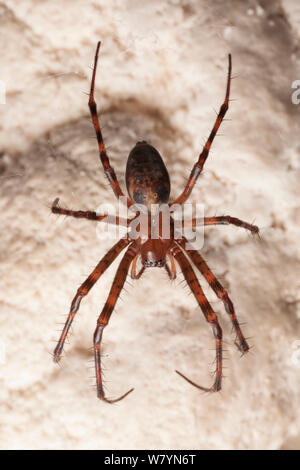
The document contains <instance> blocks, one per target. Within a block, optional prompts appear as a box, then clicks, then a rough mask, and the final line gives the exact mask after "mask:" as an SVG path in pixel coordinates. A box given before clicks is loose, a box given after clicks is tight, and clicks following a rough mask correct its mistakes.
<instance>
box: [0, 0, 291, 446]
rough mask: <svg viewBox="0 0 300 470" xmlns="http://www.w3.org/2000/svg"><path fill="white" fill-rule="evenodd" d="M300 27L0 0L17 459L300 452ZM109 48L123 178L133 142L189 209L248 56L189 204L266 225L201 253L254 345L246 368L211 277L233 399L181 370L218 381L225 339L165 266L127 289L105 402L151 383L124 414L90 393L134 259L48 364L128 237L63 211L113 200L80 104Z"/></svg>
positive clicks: (106, 118) (9, 363)
mask: <svg viewBox="0 0 300 470" xmlns="http://www.w3.org/2000/svg"><path fill="white" fill-rule="evenodd" d="M299 31H300V7H299V2H298V1H297V0H282V1H279V0H278V1H276V0H274V1H267V0H260V1H258V0H257V1H256V0H246V1H239V0H235V1H234V0H227V1H226V0H225V1H224V0H219V1H215V2H209V1H204V0H194V1H189V2H184V1H183V2H180V1H179V0H178V1H175V0H173V1H171V0H169V1H168V2H161V1H158V0H156V1H153V0H151V1H144V2H142V3H141V2H138V1H136V0H134V1H132V0H131V1H130V2H129V1H127V2H122V1H120V0H114V1H109V2H108V1H92V0H88V1H87V0H84V1H80V0H77V1H74V0H72V1H70V0H64V2H61V1H54V0H51V1H50V0H44V1H43V2H35V1H33V0H31V1H30V0H23V1H22V2H15V1H13V0H7V1H6V2H0V44H1V54H0V56H1V70H0V80H1V81H2V84H3V83H4V84H5V85H6V104H0V113H1V119H0V136H1V148H0V151H1V158H0V173H1V175H0V178H1V179H0V184H1V186H0V191H1V199H0V208H1V234H0V250H1V251H0V257H1V258H0V262H1V264H0V275H1V290H0V303H1V315H0V322H1V330H0V340H1V341H0V346H1V356H0V359H1V361H0V401H1V402H0V406H1V413H0V421H1V428H0V446H1V448H3V449H4V448H10V449H14V448H23V449H28V448H34V449H42V448H47V449H54V448H57V449H62V448H66V449H79V448H82V449H92V448H97V449H107V448H108V449H130V448H131V449H132V448H133V449H140V448H146V449H168V448H170V449H172V448H173V449H182V448H184V449H186V448H189V449H197V448H200V449H249V448H254V449H263V448H267V449H290V448H298V449H299V448H300V425H299V419H300V414H299V410H300V407H299V402H300V357H299V344H300V343H299V341H300V328H299V320H300V294H299V291H300V290H299V288H300V283H299V282H300V281H299V279H300V269H299V258H300V250H299V235H300V234H299V223H300V205H299V192H300V191H299V177H300V164H299V150H300V147H299V110H300V105H298V106H297V105H293V104H292V102H291V94H292V91H293V90H292V88H291V84H292V82H293V81H294V80H296V79H300V71H299V64H300V61H299V58H300V54H299V34H300V32H299ZM99 39H101V40H102V42H103V48H102V51H101V58H100V68H99V71H98V72H99V73H98V77H97V84H96V87H97V91H96V98H97V100H98V103H99V104H100V109H101V122H102V125H103V126H104V136H105V141H106V144H107V146H108V148H109V155H110V157H111V161H112V164H113V166H114V167H115V168H116V170H117V173H118V175H119V177H120V182H121V184H122V186H123V187H125V186H124V170H125V165H126V157H127V155H128V153H129V151H130V149H131V147H132V146H133V145H134V144H135V142H136V141H137V140H139V139H147V140H148V141H150V142H151V143H152V144H153V145H155V146H156V147H157V148H158V149H159V151H160V153H161V154H162V155H163V156H164V159H165V162H166V164H167V167H168V169H169V172H170V176H171V181H172V197H174V196H175V195H177V194H178V193H179V191H180V190H182V188H183V185H184V183H185V179H186V177H187V176H188V174H189V170H190V169H191V167H192V165H193V163H194V161H195V159H196V157H197V155H198V153H199V150H200V149H201V146H202V145H203V141H204V138H205V137H206V136H207V135H208V133H209V131H210V129H211V127H212V125H213V121H214V118H215V113H214V108H216V109H217V108H218V107H219V105H220V104H221V102H222V100H223V96H224V91H225V81H226V71H227V58H226V55H227V53H228V52H229V51H230V52H231V53H232V55H233V71H234V72H233V74H234V76H235V77H236V78H235V79H234V80H233V81H232V95H231V97H232V98H234V99H236V101H232V102H231V103H230V111H229V113H228V116H227V117H228V118H229V119H230V121H227V122H225V123H224V124H223V126H222V130H221V134H223V136H222V137H221V136H220V137H217V138H216V140H215V142H214V145H213V150H212V152H211V155H210V157H209V160H208V161H207V164H206V167H205V171H204V173H203V175H202V176H201V178H200V180H199V182H198V184H197V186H196V188H195V190H194V192H193V196H192V198H191V200H192V201H193V202H203V203H204V204H205V213H206V214H207V215H214V214H215V213H217V214H219V215H222V214H225V213H229V214H231V215H234V216H237V217H240V218H242V219H244V220H247V221H249V222H251V221H252V220H253V219H255V221H256V222H255V223H256V224H258V225H259V226H260V227H261V235H262V242H259V240H257V239H253V237H251V236H249V235H248V234H247V233H245V232H244V231H243V230H241V229H237V228H234V227H218V228H210V229H208V230H207V231H206V238H205V244H204V247H203V250H202V253H203V254H204V256H205V259H206V260H207V262H208V264H209V265H210V266H211V267H212V268H213V269H214V271H215V273H216V274H217V275H218V276H219V278H220V280H221V281H222V282H223V283H224V285H225V286H226V287H227V288H228V290H229V292H230V296H231V298H232V299H233V301H234V304H235V307H236V311H237V313H238V316H239V318H240V320H241V321H242V322H246V325H245V326H244V329H245V332H246V335H247V336H250V337H251V340H250V342H251V344H252V345H253V349H252V350H251V352H250V353H249V354H248V355H247V356H246V357H243V358H242V359H240V357H239V353H238V352H237V351H236V350H235V347H234V345H233V340H234V336H233V334H232V333H231V327H230V324H229V322H228V319H227V318H226V314H225V312H224V308H223V305H222V303H221V302H220V301H218V300H216V298H215V297H214V294H213V293H212V292H211V291H209V289H208V288H207V287H206V286H205V283H204V281H203V282H202V284H203V285H204V288H205V292H207V294H208V298H209V299H210V300H211V302H212V305H213V307H214V308H215V310H216V312H217V313H218V314H219V317H220V319H221V324H222V326H223V331H224V336H225V339H226V341H227V344H226V349H227V352H226V355H227V358H228V361H227V367H228V369H227V370H226V374H225V375H226V376H227V378H226V379H225V380H224V387H223V390H222V392H221V393H219V394H217V395H210V396H207V395H205V394H202V393H201V392H199V391H198V390H196V389H194V388H193V387H191V386H190V385H189V384H187V383H186V382H184V381H182V379H181V378H180V377H178V376H177V375H176V374H174V373H173V371H174V369H175V368H178V369H179V370H182V371H183V372H184V373H186V374H187V375H189V376H190V377H192V378H193V379H194V380H197V381H198V382H199V383H202V384H207V385H209V384H210V382H211V380H212V378H211V376H210V375H209V370H211V371H212V370H213V367H214V366H213V365H211V367H210V368H209V365H210V364H211V363H212V361H213V359H214V351H213V348H214V340H213V335H212V333H211V329H210V328H209V326H208V325H207V324H206V322H205V321H204V319H203V316H202V314H201V312H200V311H199V308H198V307H197V306H196V303H195V300H194V299H193V298H192V296H190V295H188V294H189V292H188V289H187V288H184V286H183V284H182V283H181V284H180V281H181V279H182V277H181V276H180V275H179V277H178V280H176V281H175V282H174V283H173V284H171V283H170V282H169V281H168V280H167V278H166V273H165V272H163V271H162V270H159V269H156V270H154V269H149V270H148V271H147V272H146V273H145V275H144V276H143V278H142V279H141V280H139V281H137V282H133V281H130V283H131V284H133V285H134V288H130V286H129V284H128V285H127V287H126V290H127V292H124V293H123V295H122V299H123V300H122V301H120V302H119V303H118V305H117V309H116V312H115V313H114V314H113V316H112V318H111V322H110V324H109V326H108V328H107V329H106V331H105V335H104V345H105V358H104V360H105V369H106V374H105V377H106V389H107V391H108V394H109V395H111V396H117V395H118V394H120V393H123V392H125V391H126V390H127V389H128V388H130V387H131V386H134V387H135V391H134V392H133V394H131V395H130V396H129V397H128V398H127V399H126V400H124V401H123V402H120V403H118V404H117V405H115V406H109V405H106V404H104V403H102V402H99V401H98V400H97V399H96V396H95V390H94V388H93V383H94V381H93V379H89V376H92V375H93V374H94V372H93V362H92V359H93V358H92V351H91V350H90V348H91V346H92V335H93V331H94V327H95V323H96V318H97V316H98V314H99V312H100V310H101V307H102V305H103V304H104V301H105V299H106V296H107V293H108V290H109V287H110V285H111V282H112V279H113V275H114V272H115V269H116V265H117V262H116V263H114V265H113V266H112V267H111V268H110V270H109V271H108V272H107V273H106V274H105V275H104V276H103V278H102V279H101V281H99V283H98V284H97V285H96V286H95V287H94V289H93V290H92V291H91V293H90V295H89V296H88V298H86V299H85V300H84V301H83V302H82V306H81V309H80V313H79V314H78V317H77V319H76V321H75V323H74V330H73V331H74V334H73V335H72V336H71V338H70V344H69V345H68V346H67V350H66V356H65V358H64V360H63V362H62V367H61V368H60V367H58V366H57V365H55V364H53V363H52V360H51V356H50V354H49V353H51V351H52V349H53V346H54V343H52V342H51V341H52V340H56V339H58V335H59V332H58V331H57V332H56V330H58V329H59V328H61V327H60V326H57V323H59V322H63V321H64V319H65V316H66V314H67V312H68V309H69V305H70V302H71V300H72V298H73V296H74V293H75V291H76V288H77V286H78V285H79V284H80V283H81V282H82V281H83V280H84V279H85V277H86V276H87V274H88V273H89V272H90V271H91V269H92V268H93V266H95V264H96V263H97V262H98V260H99V259H100V257H102V256H103V254H104V253H105V252H106V251H107V250H108V248H109V247H110V246H111V245H112V242H113V241H112V240H111V239H110V237H108V238H106V240H101V241H100V240H99V239H98V238H97V234H96V226H95V224H94V223H93V222H89V221H86V220H75V219H70V220H67V219H65V218H58V217H56V216H53V215H51V214H50V211H49V207H50V205H51V202H52V201H53V199H54V198H55V197H57V196H59V197H60V198H61V203H62V205H64V206H66V207H71V208H81V209H87V208H89V209H95V208H97V207H98V206H99V204H101V203H103V202H107V203H112V202H113V195H112V192H111V190H110V188H109V187H108V186H107V181H106V180H105V178H104V176H103V172H102V170H101V168H100V165H99V161H98V154H97V147H96V142H95V140H94V139H93V137H94V134H93V128H92V125H91V122H90V118H89V113H88V108H87V96H86V95H85V94H84V93H83V92H88V89H89V81H90V75H91V71H90V68H89V67H90V66H91V65H92V62H93V55H94V51H95V46H96V42H97V40H99ZM2 98H3V97H2ZM2 102H3V100H2ZM91 137H92V138H91ZM297 341H298V343H297ZM297 347H298V349H297ZM89 367H91V368H89Z"/></svg>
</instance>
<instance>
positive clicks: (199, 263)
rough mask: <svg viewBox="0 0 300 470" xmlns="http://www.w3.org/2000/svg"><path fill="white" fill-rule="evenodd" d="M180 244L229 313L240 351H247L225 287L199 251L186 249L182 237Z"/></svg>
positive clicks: (236, 343) (247, 348)
mask: <svg viewBox="0 0 300 470" xmlns="http://www.w3.org/2000/svg"><path fill="white" fill-rule="evenodd" d="M178 243H179V244H180V246H181V247H182V248H183V249H184V251H185V253H187V255H188V256H189V257H190V258H191V260H192V261H193V263H194V264H195V266H196V267H197V268H198V269H199V271H200V273H201V274H202V275H203V277H204V278H205V279H206V281H207V282H208V284H209V285H210V287H211V288H212V289H213V291H214V292H215V294H216V296H217V297H218V298H219V299H220V300H222V302H223V304H224V307H225V310H226V312H227V313H228V315H229V318H230V320H231V322H232V325H233V328H234V329H235V332H236V336H237V339H236V341H235V345H236V346H237V348H238V349H239V351H241V352H242V353H246V352H247V351H249V345H248V343H247V341H246V339H245V337H244V335H243V333H242V330H241V328H240V324H239V322H238V319H237V317H236V314H235V311H234V307H233V303H232V301H231V300H230V298H229V296H228V293H227V291H226V289H224V287H223V286H222V285H221V284H220V282H219V281H218V279H217V278H216V276H215V275H214V274H213V272H212V271H211V270H210V268H209V267H208V265H207V264H206V262H205V261H204V259H203V258H202V256H201V255H200V253H198V251H196V250H187V249H186V248H185V243H186V240H185V239H184V238H183V239H182V240H180V241H179V242H178Z"/></svg>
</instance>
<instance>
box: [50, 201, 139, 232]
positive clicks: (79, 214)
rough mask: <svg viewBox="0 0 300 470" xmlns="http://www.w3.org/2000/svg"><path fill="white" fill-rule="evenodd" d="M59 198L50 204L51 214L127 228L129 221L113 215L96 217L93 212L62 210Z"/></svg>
mask: <svg viewBox="0 0 300 470" xmlns="http://www.w3.org/2000/svg"><path fill="white" fill-rule="evenodd" d="M58 202H59V198H58V197H57V198H56V199H55V200H54V201H53V204H52V207H51V211H52V213H53V214H60V215H66V216H71V217H75V218H76V219H89V220H97V221H98V222H106V223H108V224H114V225H122V226H123V227H128V226H129V225H130V222H131V219H124V218H122V217H117V216H113V215H97V213H96V212H94V211H73V210H71V209H63V208H61V207H59V205H58Z"/></svg>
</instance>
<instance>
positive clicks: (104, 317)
mask: <svg viewBox="0 0 300 470" xmlns="http://www.w3.org/2000/svg"><path fill="white" fill-rule="evenodd" d="M99 49H100V42H98V44H97V49H96V54H95V60H94V68H93V75H92V81H91V88H90V94H89V102H88V104H89V108H90V112H91V116H92V120H93V125H94V128H95V132H96V136H97V141H98V146H99V154H100V160H101V162H102V164H103V168H104V172H105V175H106V176H107V178H108V181H109V183H110V185H111V187H112V189H113V191H114V194H115V196H116V197H117V198H121V197H122V198H123V200H125V203H126V205H127V207H128V208H130V207H131V206H133V205H134V204H135V203H139V204H141V203H142V204H144V206H145V207H146V213H145V214H144V215H143V217H145V218H146V219H147V221H148V222H149V224H150V217H151V216H150V208H151V205H152V204H159V205H160V204H168V206H169V207H172V206H173V205H174V204H179V205H182V204H184V203H185V202H186V201H187V199H188V197H189V196H190V194H191V192H192V190H193V188H194V185H195V183H196V181H197V179H198V177H199V175H200V173H201V171H202V169H203V166H204V163H205V161H206V159H207V157H208V154H209V151H210V147H211V144H212V142H213V140H214V137H215V136H216V133H217V131H218V129H219V127H220V124H221V122H222V120H223V118H224V116H225V114H226V112H227V109H228V104H229V93H230V81H231V55H230V54H229V56H228V60H229V63H228V76H227V86H226V94H225V100H224V102H223V104H222V106H221V107H220V110H219V113H218V115H217V118H216V121H215V124H214V127H213V129H212V131H211V133H210V135H209V137H208V139H207V141H206V143H205V145H204V147H203V149H202V152H201V153H200V155H199V158H198V161H197V162H196V163H195V165H194V167H193V169H192V171H191V174H190V177H189V179H188V181H187V184H186V186H185V188H184V190H183V192H182V193H181V194H180V195H179V196H178V197H177V198H176V199H175V201H173V202H169V195H170V179H169V175H168V171H167V169H166V167H165V165H164V163H163V160H162V158H161V156H160V154H159V153H158V152H157V150H156V149H155V148H154V147H152V146H151V145H149V144H148V143H147V142H146V141H142V142H137V143H136V145H135V147H134V148H133V149H132V150H131V152H130V154H129V157H128V160H127V168H126V185H127V190H128V194H129V197H126V196H124V194H123V192H122V190H121V188H120V185H119V183H118V180H117V177H116V174H115V172H114V169H113V168H112V167H111V165H110V162H109V159H108V156H107V154H106V149H105V145H104V141H103V138H102V133H101V128H100V123H99V119H98V115H97V107H96V102H95V99H94V86H95V76H96V69H97V61H98V54H99ZM58 202H59V200H58V199H55V201H54V202H53V205H52V209H51V210H52V212H53V213H54V214H64V215H66V216H72V217H77V218H86V219H90V220H96V221H102V220H105V221H108V222H109V219H108V218H107V217H106V216H103V215H97V213H96V212H93V211H73V210H69V209H63V208H61V207H59V205H58ZM132 220H134V218H133V219H124V218H123V219H122V218H120V217H118V218H116V219H115V223H116V224H117V225H123V226H126V227H128V228H130V225H131V222H132ZM184 223H185V224H187V225H190V226H193V227H196V226H199V225H204V226H205V225H219V224H233V225H236V226H238V227H243V228H244V229H246V230H249V231H250V232H251V233H253V234H257V233H258V232H259V229H258V227H257V226H255V225H251V224H248V223H247V222H243V221H242V220H240V219H237V218H235V217H230V216H219V217H204V218H203V219H201V220H199V219H195V218H193V219H191V220H189V221H185V222H184ZM149 224H148V225H149ZM170 225H171V227H170V236H169V238H167V239H166V238H162V237H159V238H158V239H152V238H149V235H148V232H147V233H141V236H140V237H139V238H137V239H133V238H132V236H131V235H130V233H131V232H130V231H128V232H127V234H126V236H125V237H123V238H121V239H120V240H119V241H118V242H117V243H116V244H115V245H114V246H113V247H112V248H111V249H110V250H109V251H108V252H107V253H106V254H105V255H104V257H103V258H102V259H101V260H100V262H99V263H98V264H97V266H96V267H95V269H94V270H93V271H92V273H91V274H90V275H89V276H88V278H87V279H86V280H85V281H84V282H83V284H82V285H81V286H80V287H79V288H78V290H77V293H76V295H75V297H74V299H73V301H72V303H71V308H70V312H69V315H68V318H67V320H66V323H65V326H64V328H63V330H62V333H61V336H60V339H59V341H58V343H57V346H56V348H55V350H54V361H55V362H58V361H59V360H60V358H61V354H62V351H63V347H64V342H65V339H66V337H67V334H68V331H69V329H70V326H71V324H72V321H73V319H74V317H75V315H76V313H77V311H78V309H79V306H80V303H81V300H82V298H83V297H84V296H86V295H87V294H88V292H89V291H90V289H91V288H92V287H93V286H94V284H95V283H96V282H97V281H98V279H99V278H100V276H101V275H102V274H103V273H104V271H106V269H107V268H108V267H109V266H110V265H111V264H112V262H113V261H114V260H115V259H116V258H117V256H118V255H119V254H120V253H121V251H122V250H124V249H125V248H126V252H125V254H124V256H123V258H122V260H121V262H120V264H119V266H118V269H117V272H116V275H115V278H114V281H113V284H112V286H111V289H110V292H109V295H108V298H107V301H106V303H105V305H104V307H103V310H102V312H101V314H100V316H99V318H98V320H97V327H96V330H95V333H94V358H95V369H96V385H97V395H98V397H99V398H100V399H102V400H104V401H106V402H108V403H114V402H116V401H119V400H121V399H122V398H124V397H126V396H127V395H128V394H129V393H130V392H132V391H133V389H130V390H129V391H128V392H126V393H125V394H123V395H122V396H120V397H119V398H116V399H113V400H111V399H108V398H107V397H106V396H105V392H104V389H103V384H102V370H101V340H102V334H103V330H104V328H105V327H106V325H107V324H108V322H109V319H110V316H111V314H112V312H113V310H114V307H115V305H116V302H117V300H118V297H119V295H120V292H121V290H122V288H123V286H124V283H125V280H126V277H127V274H128V271H129V269H130V266H131V277H132V278H133V279H138V278H140V277H141V276H142V274H143V272H144V271H145V269H146V268H148V267H163V268H164V269H165V270H166V271H167V273H168V275H169V277H170V279H175V277H176V263H175V261H176V262H177V263H178V265H179V267H180V268H181V271H182V273H183V276H184V278H185V280H186V282H187V284H188V286H189V287H190V289H191V291H192V293H193V294H194V296H195V298H196V300H197V302H198V304H199V306H200V308H201V310H202V312H203V314H204V316H205V319H206V320H207V322H208V323H210V325H211V326H212V330H213V334H214V336H215V340H216V377H215V380H214V383H213V385H212V386H211V387H209V388H207V387H202V386H200V385H198V384H196V383H195V382H193V381H191V380H190V379H188V378H187V377H186V376H185V375H183V374H182V373H181V372H179V371H177V370H176V372H177V373H178V374H179V375H180V376H181V377H183V378H184V379H186V380H187V381H188V382H189V383H190V384H192V385H194V386H195V387H197V388H199V389H200V390H203V391H208V392H215V391H219V390H220V389H221V381H222V330H221V327H220V325H219V322H218V318H217V316H216V314H215V312H214V311H213V309H212V307H211V305H210V304H209V302H208V300H207V299H206V297H205V295H204V292H203V290H202V288H201V286H200V284H199V282H198V279H197V277H196V275H195V272H194V270H193V268H192V266H191V264H190V261H189V259H190V260H191V261H192V262H193V263H194V264H195V266H196V267H197V269H198V270H199V271H200V273H201V274H202V275H203V277H204V278H205V279H206V281H207V282H208V284H209V285H210V287H211V288H212V289H213V291H214V292H215V294H216V295H217V297H218V298H219V299H221V300H222V301H223V303H224V307H225V310H226V312H227V314H228V315H229V318H230V320H231V322H232V324H233V327H234V330H235V332H236V345H237V347H238V348H239V350H240V351H241V352H242V353H246V352H247V351H248V350H249V346H248V344H247V341H246V339H245V337H244V335H243V333H242V331H241V328H240V325H239V322H238V320H237V317H236V314H235V311H234V307H233V304H232V302H231V300H230V298H229V296H228V293H227V291H226V290H225V289H224V288H223V286H222V285H221V284H220V283H219V281H218V280H217V278H216V277H215V275H214V274H213V273H212V271H211V270H210V268H209V267H208V265H207V264H206V262H205V261H204V259H203V258H202V256H201V255H200V254H199V253H198V251H196V250H192V249H188V248H187V239H186V238H184V237H182V238H180V239H176V240H175V238H174V221H173V220H172V219H171V221H170ZM139 258H140V259H141V263H142V267H141V269H140V270H139V271H138V272H137V260H138V259H139Z"/></svg>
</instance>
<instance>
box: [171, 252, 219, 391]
mask: <svg viewBox="0 0 300 470" xmlns="http://www.w3.org/2000/svg"><path fill="white" fill-rule="evenodd" d="M170 252H171V254H172V255H173V256H174V258H175V259H176V261H177V262H178V264H179V266H180V267H181V270H182V273H183V275H184V277H185V280H186V281H187V283H188V285H189V287H190V289H191V291H192V293H193V294H194V296H195V298H196V300H197V302H198V304H199V306H200V308H201V310H202V312H203V314H204V316H205V318H206V320H207V321H208V323H210V324H211V325H212V330H213V334H214V336H215V338H216V378H215V382H214V384H213V385H212V387H210V388H206V387H202V386H201V385H198V384H196V383H195V382H193V381H192V380H190V379H188V378H187V377H186V376H185V375H183V374H182V373H181V372H179V371H178V370H176V373H177V374H179V375H180V376H181V377H183V378H184V379H185V380H187V381H188V382H189V383H190V384H192V385H194V386H195V387H197V388H199V389H200V390H204V391H205V392H217V391H219V390H221V381H222V330H221V327H220V325H219V322H218V318H217V315H216V314H215V312H214V311H213V309H212V308H211V306H210V304H209V302H208V300H207V298H206V297H205V295H204V292H203V290H202V288H201V286H200V284H199V281H198V279H197V277H196V275H195V273H194V271H193V268H192V266H191V264H190V262H189V261H188V259H187V258H186V256H185V255H184V254H183V252H182V251H181V249H180V248H179V246H178V245H177V244H176V243H174V244H173V245H172V247H171V249H170Z"/></svg>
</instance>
